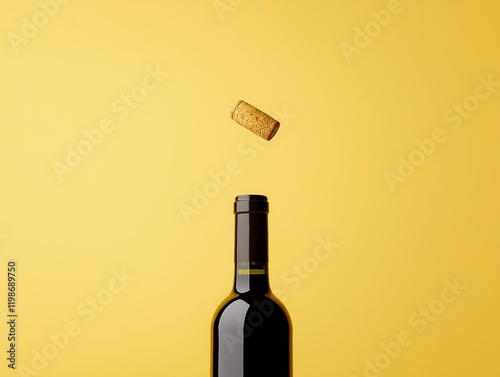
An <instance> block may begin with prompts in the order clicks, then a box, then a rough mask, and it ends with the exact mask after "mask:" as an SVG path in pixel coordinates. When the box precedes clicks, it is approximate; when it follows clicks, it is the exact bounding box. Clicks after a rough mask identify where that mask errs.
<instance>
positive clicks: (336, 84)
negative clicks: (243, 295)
mask: <svg viewBox="0 0 500 377" xmlns="http://www.w3.org/2000/svg"><path fill="white" fill-rule="evenodd" d="M45 1H47V0H45ZM222 3H225V4H226V5H227V6H228V7H229V8H231V10H226V11H225V12H224V13H223V14H222V19H221V17H219V15H218V14H217V11H216V10H215V9H214V6H213V3H212V1H211V0H204V1H159V0H158V1H153V0H147V1H123V0H121V1H118V0H113V1H77V0H73V1H71V2H69V3H68V4H65V5H61V6H60V9H59V11H58V13H57V14H55V15H54V17H51V18H50V19H49V20H48V22H47V25H46V26H44V27H40V28H39V30H38V32H37V33H36V35H35V36H34V37H33V38H30V39H29V40H28V43H25V44H22V45H20V46H19V51H18V52H17V53H16V52H15V51H14V48H13V46H12V44H11V43H10V42H9V37H8V35H9V33H17V34H20V33H21V28H22V25H23V17H26V18H27V19H32V17H33V16H34V15H35V14H36V12H38V11H40V9H41V8H40V5H39V3H38V2H37V1H34V0H32V1H26V0H24V1H6V0H3V1H2V2H1V3H0V25H1V26H0V35H1V36H2V38H1V42H0V54H1V59H0V82H1V86H0V104H1V112H0V179H1V184H0V213H1V218H0V233H1V234H2V238H1V241H2V243H1V244H0V255H1V257H0V262H1V264H0V269H1V270H3V271H4V272H0V273H1V274H2V275H3V276H5V275H4V274H5V273H6V272H5V271H6V268H7V266H6V265H7V260H10V259H15V260H17V262H18V265H19V270H18V289H19V291H18V293H19V296H18V298H19V303H18V313H19V318H18V321H19V324H18V336H19V341H18V366H19V365H21V364H22V365H25V366H28V367H31V363H32V358H33V351H34V350H35V351H36V350H38V351H41V350H42V349H43V347H44V346H46V345H47V344H49V343H51V340H50V338H49V334H51V333H52V334H56V333H59V332H61V331H63V330H64V327H65V326H66V325H67V324H68V323H70V322H75V323H76V324H77V325H78V326H79V328H80V329H81V331H80V333H79V335H78V336H75V337H74V338H72V339H71V340H70V343H69V344H68V345H67V347H65V348H64V349H62V350H60V352H59V353H58V354H57V356H56V357H54V358H53V359H52V360H49V362H48V365H47V366H46V367H45V368H44V369H43V370H40V371H38V372H37V373H38V374H37V375H39V376H50V377H58V376H61V377H62V376H68V375H71V376H73V377H78V376H88V375H92V376H139V375H141V376H203V375H204V376H207V375H208V373H209V348H210V341H209V334H210V331H209V330H210V329H209V327H210V321H211V318H212V315H213V311H214V309H215V308H216V307H217V305H218V304H219V302H220V301H221V300H222V299H223V298H224V297H225V296H226V295H227V293H228V292H229V290H230V289H231V284H232V278H233V259H232V258H233V231H234V230H233V220H234V219H233V214H232V202H233V199H234V197H235V196H236V195H238V194H247V193H257V194H265V195H267V196H268V197H269V200H270V203H271V214H270V227H271V239H270V242H271V250H270V253H271V254H270V255H271V256H270V258H271V265H270V268H271V284H272V288H273V289H274V290H277V291H278V290H279V291H281V292H282V293H284V294H285V296H286V300H285V302H286V305H287V307H288V309H289V312H290V314H291V316H292V319H293V325H294V367H295V376H346V377H350V376H352V375H355V376H358V377H359V376H363V375H364V371H363V369H364V367H365V359H367V360H369V361H371V362H373V361H374V359H375V358H376V357H377V355H379V354H380V353H381V352H382V348H381V346H380V343H382V342H385V343H388V342H391V341H394V340H396V337H397V335H398V333H400V332H401V331H407V332H408V333H410V334H411V337H412V339H413V343H412V344H411V345H410V346H408V347H405V348H404V349H403V350H402V352H401V354H400V355H399V356H398V357H397V358H396V359H394V360H392V361H391V363H390V366H389V367H388V368H387V369H385V370H383V371H381V373H380V375H381V376H384V377H391V376H394V377H395V376H405V377H421V376H429V377H438V376H439V377H441V376H454V377H470V376H479V377H493V376H500V364H499V363H498V359H497V356H498V355H497V354H498V348H499V339H500V325H499V323H498V318H499V317H500V307H499V305H498V292H499V288H500V286H499V284H500V278H499V273H498V266H499V262H500V260H499V259H500V258H499V246H500V237H499V233H498V229H499V225H500V201H499V194H500V178H499V174H498V173H499V172H498V162H499V157H500V152H499V148H498V144H499V143H498V142H499V140H500V131H499V127H498V124H499V121H500V112H499V102H500V88H497V91H496V92H494V93H492V94H491V97H490V98H489V99H487V100H484V101H481V102H480V105H479V108H478V109H477V110H476V111H474V112H473V113H472V114H471V115H470V117H469V118H467V119H464V120H463V123H462V126H461V127H460V128H459V129H458V130H453V129H452V128H451V123H447V122H445V121H443V114H444V112H445V111H446V110H447V109H449V108H450V107H451V106H453V104H454V103H462V102H463V100H464V99H465V98H466V97H467V96H469V95H473V94H474V90H475V88H476V86H477V85H478V83H479V81H478V78H479V77H481V76H482V77H484V78H487V77H488V75H490V74H491V75H492V77H493V79H494V80H495V81H500V65H499V62H500V49H499V48H498V46H500V23H499V22H498V20H499V19H500V2H498V1H487V0H482V1H474V2H473V1H457V0H449V1H430V0H429V1H423V0H422V1H410V0H401V7H402V8H403V10H402V11H401V12H400V13H399V14H397V15H392V18H391V21H390V23H389V24H388V25H387V26H386V27H384V28H382V30H381V31H380V33H379V34H378V35H376V36H375V37H373V38H370V40H371V42H370V44H369V45H368V46H367V47H365V48H362V49H360V53H359V54H354V55H353V56H352V61H351V62H350V63H348V62H347V59H346V58H345V56H344V54H343V53H342V51H341V48H340V44H341V43H342V42H345V43H349V44H353V43H354V37H355V35H356V31H355V28H356V27H359V28H361V29H363V28H364V27H365V26H366V25H367V23H369V22H370V21H371V20H373V19H374V18H373V17H374V16H373V15H372V14H371V12H372V11H380V10H383V9H387V6H388V5H387V4H388V3H387V1H379V0H377V1H356V2H355V1H298V0H287V1H286V0H281V1H265V0H251V1H250V0H248V1H242V2H238V1H236V0H233V1H232V4H234V5H228V4H229V2H228V0H223V1H222ZM42 21H43V19H42ZM157 66H158V67H160V69H161V71H163V72H168V73H169V75H168V77H167V78H165V79H164V80H163V82H162V83H161V84H159V85H158V87H157V88H156V89H154V90H151V91H150V92H148V95H147V98H146V99H145V100H144V101H143V102H142V103H140V104H139V105H138V106H137V108H135V109H133V110H132V111H131V112H130V115H129V116H128V117H126V119H123V120H122V119H119V114H118V113H116V112H113V111H112V110H111V105H112V103H113V102H114V101H115V100H117V99H119V98H120V96H121V95H123V94H127V93H130V92H131V90H133V89H134V88H135V87H136V86H137V85H140V84H141V81H142V80H143V78H144V77H145V76H146V75H147V67H151V68H152V69H154V68H156V67H157ZM239 99H243V100H245V101H247V102H249V103H251V104H253V105H254V106H256V107H258V108H260V109H261V110H263V111H265V112H267V113H268V114H270V115H272V116H274V117H276V118H277V119H278V120H280V121H281V122H282V128H281V129H280V131H279V132H278V134H277V135H276V136H275V138H274V139H273V140H272V141H271V142H269V143H267V144H265V147H264V148H263V149H262V150H258V149H257V147H249V145H248V144H247V143H248V138H249V137H251V134H250V133H249V132H248V131H246V130H245V129H243V128H242V127H240V126H238V125H237V124H236V123H235V122H233V121H232V120H230V119H229V112H230V110H231V108H232V107H233V106H234V104H235V103H236V102H237V101H238V100H239ZM285 109H286V111H287V112H288V114H292V115H294V116H295V117H292V116H291V115H290V116H282V115H283V114H284V110H285ZM280 113H281V114H282V115H280ZM103 118H109V119H111V120H112V121H113V122H114V125H115V126H116V127H115V129H114V130H113V132H111V133H109V134H106V135H104V139H103V141H102V143H101V144H100V145H98V146H96V147H95V148H94V149H93V151H92V152H91V153H90V154H89V155H88V156H86V157H84V158H83V161H82V162H81V164H80V165H79V166H77V167H75V168H74V171H72V172H71V173H67V174H64V179H63V181H62V182H59V180H58V179H57V176H56V174H55V172H54V170H53V166H52V165H53V163H54V162H59V163H64V162H65V158H66V153H67V152H66V147H67V146H70V147H73V148H75V147H76V145H77V144H78V143H79V142H81V141H82V140H84V136H83V133H82V132H83V130H84V129H86V130H91V129H94V128H96V127H98V125H99V122H100V121H101V120H102V119H103ZM436 127H439V128H442V129H443V130H444V131H445V132H446V135H447V137H448V139H447V140H446V142H445V143H443V144H439V145H437V147H436V151H435V152H434V153H433V154H432V155H431V156H429V157H428V158H426V160H425V161H424V162H423V163H422V165H421V166H419V167H417V168H416V169H415V171H414V172H413V174H412V175H411V176H409V177H408V178H407V179H406V180H405V182H404V183H399V184H397V185H396V186H395V187H396V189H395V191H391V189H390V187H389V185H388V183H387V182H386V179H385V178H384V173H385V172H387V171H391V172H397V169H398V163H399V162H398V156H400V155H401V156H404V157H405V158H407V157H408V156H409V154H410V153H411V152H412V151H413V150H415V149H416V145H415V143H414V140H415V139H419V140H422V139H425V138H429V137H430V136H431V133H432V131H433V130H434V129H435V128H436ZM242 145H243V146H242ZM257 145H258V146H260V144H257ZM239 148H240V149H239ZM241 148H253V149H254V151H255V156H254V155H253V154H252V155H251V154H250V153H251V152H247V154H245V153H242V152H241ZM251 156H254V157H255V158H254V159H253V160H251V161H247V159H250V157H251ZM233 160H236V161H237V163H238V164H239V167H240V169H241V172H240V173H239V174H236V175H233V176H231V177H230V182H229V183H228V184H227V186H226V187H223V188H220V192H219V193H217V194H216V195H213V196H214V197H213V198H210V199H209V200H208V201H209V203H208V205H207V206H206V207H205V208H203V209H201V210H200V211H199V213H198V214H196V215H192V216H190V221H189V223H187V222H186V221H185V220H184V218H183V216H182V215H181V212H180V210H179V206H180V205H181V204H184V205H189V206H192V200H193V197H194V192H193V190H196V189H199V190H203V189H204V188H205V187H206V185H207V184H209V183H210V182H213V179H212V178H211V176H210V172H213V173H217V172H219V171H222V170H224V169H225V168H226V165H227V164H228V162H230V161H233ZM327 236H330V237H331V239H332V241H334V242H338V243H339V244H340V246H339V247H338V249H336V251H335V253H334V254H332V255H331V257H330V258H329V259H328V260H326V261H324V262H321V263H319V264H318V266H317V268H316V269H315V271H314V272H313V273H311V274H310V276H309V277H308V278H307V279H302V280H301V282H300V287H299V289H296V290H292V289H291V288H292V286H291V284H289V283H288V282H287V281H286V279H284V278H283V276H284V274H286V273H287V271H291V269H292V268H293V266H294V265H297V266H302V265H303V263H304V261H307V260H310V259H308V258H310V257H311V255H313V251H314V249H315V247H316V246H317V245H318V243H317V242H318V241H317V238H318V237H323V238H325V237H327ZM123 268H124V269H125V271H127V273H128V274H129V275H133V276H134V279H133V280H131V281H130V282H129V283H128V285H127V286H126V287H125V288H124V289H123V291H122V292H120V293H117V294H115V295H114V296H113V298H112V302H111V303H110V304H109V305H107V306H105V307H104V309H103V310H102V311H100V312H96V313H95V314H96V316H95V319H94V320H93V321H91V322H90V323H88V324H87V323H86V322H85V317H82V316H79V315H78V314H77V312H76V310H77V308H78V307H79V305H81V304H82V303H85V302H86V300H87V299H88V298H89V297H90V298H92V297H96V295H97V294H99V292H102V290H103V289H106V287H107V286H108V283H109V282H110V280H111V279H112V278H113V271H118V272H120V271H122V269H123ZM446 279H448V280H449V281H450V282H453V280H454V279H457V280H458V282H459V283H460V284H462V285H465V286H467V287H468V288H467V289H466V290H465V291H463V292H462V294H461V295H460V296H459V297H457V299H456V300H455V301H454V302H453V303H451V304H447V305H446V308H445V310H444V312H443V313H442V314H440V315H439V316H437V318H436V319H435V321H434V322H432V323H430V324H429V327H428V328H427V329H426V330H425V331H423V332H422V333H419V332H418V331H417V328H416V327H414V326H412V325H411V324H410V323H409V317H410V315H411V314H412V313H413V312H415V311H418V310H419V308H420V307H421V306H424V307H425V306H428V305H429V303H430V302H431V301H432V300H435V299H439V298H440V294H441V291H442V289H443V288H444V287H445V284H444V280H446ZM1 281H2V283H1V289H0V293H1V297H4V298H5V297H6V284H5V279H4V278H3V279H1ZM5 301H6V300H5V299H3V300H0V302H5ZM1 306H2V308H1V309H0V312H1V313H2V317H3V318H2V319H1V323H2V326H1V327H0V330H1V333H0V344H2V353H4V350H5V349H6V348H7V344H6V334H7V327H6V325H5V322H6V317H5V316H4V313H6V310H7V308H6V303H5V304H1ZM2 359H4V358H3V357H2ZM6 363H7V362H6V360H4V361H2V362H1V365H0V369H1V370H2V372H1V374H2V375H6V376H7V375H14V374H16V372H14V371H12V370H9V369H8V368H7V366H6Z"/></svg>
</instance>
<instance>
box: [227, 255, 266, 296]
mask: <svg viewBox="0 0 500 377" xmlns="http://www.w3.org/2000/svg"><path fill="white" fill-rule="evenodd" d="M234 267H235V271H234V292H235V293H240V294H241V293H258V294H266V293H268V292H270V288H269V275H268V268H269V267H268V264H267V263H263V262H241V263H235V265H234Z"/></svg>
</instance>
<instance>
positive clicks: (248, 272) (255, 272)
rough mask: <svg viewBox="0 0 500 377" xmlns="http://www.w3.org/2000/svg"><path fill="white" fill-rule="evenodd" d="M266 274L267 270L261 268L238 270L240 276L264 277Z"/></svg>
mask: <svg viewBox="0 0 500 377" xmlns="http://www.w3.org/2000/svg"><path fill="white" fill-rule="evenodd" d="M265 273H266V270H265V269H263V268H261V269H257V268H254V269H245V270H244V269H238V275H264V274H265Z"/></svg>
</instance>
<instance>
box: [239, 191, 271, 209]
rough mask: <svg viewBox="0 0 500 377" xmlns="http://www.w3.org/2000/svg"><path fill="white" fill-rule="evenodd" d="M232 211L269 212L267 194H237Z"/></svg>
mask: <svg viewBox="0 0 500 377" xmlns="http://www.w3.org/2000/svg"><path fill="white" fill-rule="evenodd" d="M234 213H235V214H238V213H269V202H268V201H267V196H264V195H238V196H237V197H236V199H235V202H234Z"/></svg>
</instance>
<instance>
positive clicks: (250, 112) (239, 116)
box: [231, 100, 280, 141]
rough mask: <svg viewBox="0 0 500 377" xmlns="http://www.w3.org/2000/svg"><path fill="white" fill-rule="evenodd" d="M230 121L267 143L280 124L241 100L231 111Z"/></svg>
mask: <svg viewBox="0 0 500 377" xmlns="http://www.w3.org/2000/svg"><path fill="white" fill-rule="evenodd" d="M231 119H232V120H234V121H235V122H236V123H238V124H239V125H241V126H243V127H245V128H246V129H247V130H250V131H252V132H253V133H254V134H256V135H259V136H260V137H261V138H263V139H266V140H268V141H269V140H271V139H272V138H273V136H274V135H276V132H278V129H279V128H280V122H278V121H277V120H276V119H273V118H271V117H270V116H269V115H267V114H266V113H264V112H262V111H260V110H259V109H257V108H255V107H253V106H252V105H250V104H249V103H246V102H245V101H242V100H239V101H238V103H237V104H236V106H235V107H234V109H233V110H232V111H231Z"/></svg>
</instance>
